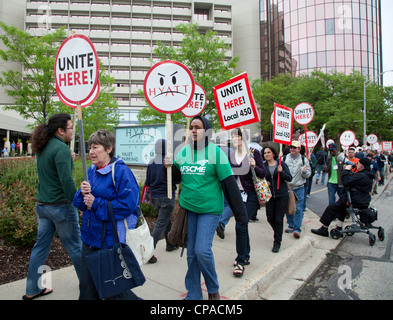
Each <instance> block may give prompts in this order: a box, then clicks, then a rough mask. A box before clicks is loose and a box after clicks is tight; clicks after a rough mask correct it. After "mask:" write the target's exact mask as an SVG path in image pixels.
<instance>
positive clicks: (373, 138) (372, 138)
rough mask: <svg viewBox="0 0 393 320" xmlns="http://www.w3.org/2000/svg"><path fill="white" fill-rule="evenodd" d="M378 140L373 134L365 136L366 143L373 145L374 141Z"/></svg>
mask: <svg viewBox="0 0 393 320" xmlns="http://www.w3.org/2000/svg"><path fill="white" fill-rule="evenodd" d="M376 142H378V137H377V135H375V134H369V135H368V136H367V143H369V144H370V145H373V144H374V143H376Z"/></svg>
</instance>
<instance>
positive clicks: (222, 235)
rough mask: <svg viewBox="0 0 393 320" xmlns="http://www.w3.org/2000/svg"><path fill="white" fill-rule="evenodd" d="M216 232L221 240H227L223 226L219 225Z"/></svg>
mask: <svg viewBox="0 0 393 320" xmlns="http://www.w3.org/2000/svg"><path fill="white" fill-rule="evenodd" d="M216 231H217V235H218V236H219V237H220V238H221V239H225V231H224V228H223V227H222V226H221V224H218V227H217V229H216Z"/></svg>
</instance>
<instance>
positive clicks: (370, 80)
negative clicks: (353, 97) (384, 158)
mask: <svg viewBox="0 0 393 320" xmlns="http://www.w3.org/2000/svg"><path fill="white" fill-rule="evenodd" d="M388 72H393V70H388V71H384V72H381V73H380V74H378V75H377V76H376V77H373V78H371V79H368V80H364V83H363V89H364V91H363V103H364V105H363V145H364V146H365V145H367V141H366V138H367V131H366V130H367V114H366V88H367V87H368V86H369V85H370V84H371V83H372V81H373V80H374V79H376V78H379V77H380V76H382V75H383V74H385V73H388Z"/></svg>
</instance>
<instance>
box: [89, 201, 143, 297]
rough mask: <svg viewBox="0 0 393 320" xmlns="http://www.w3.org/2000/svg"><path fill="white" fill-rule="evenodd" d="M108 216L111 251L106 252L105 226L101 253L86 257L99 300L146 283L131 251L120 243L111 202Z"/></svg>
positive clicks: (96, 252)
mask: <svg viewBox="0 0 393 320" xmlns="http://www.w3.org/2000/svg"><path fill="white" fill-rule="evenodd" d="M108 213H109V218H110V220H111V224H112V231H113V232H112V233H113V238H114V240H115V243H114V245H113V247H112V248H110V249H105V234H106V223H104V224H103V226H102V234H101V249H100V250H97V251H95V252H93V253H91V254H89V255H87V256H86V260H87V265H88V268H89V271H90V275H91V277H92V279H93V282H94V285H95V287H96V290H97V292H98V295H99V296H100V298H101V299H107V298H110V297H113V296H116V295H118V294H120V293H123V292H125V291H127V290H130V289H132V288H135V287H138V286H141V285H143V284H144V282H145V281H146V279H145V276H144V275H143V273H142V271H141V269H140V268H139V265H138V261H137V260H136V258H135V256H134V254H133V253H132V251H131V249H130V248H129V247H128V246H127V245H125V244H122V243H120V241H119V236H118V234H117V232H116V230H117V229H116V222H115V218H114V216H113V208H112V202H111V201H109V203H108Z"/></svg>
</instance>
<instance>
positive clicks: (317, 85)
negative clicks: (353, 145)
mask: <svg viewBox="0 0 393 320" xmlns="http://www.w3.org/2000/svg"><path fill="white" fill-rule="evenodd" d="M364 81H365V77H364V76H363V75H362V74H361V73H360V72H354V73H352V74H350V75H345V74H344V73H340V72H337V71H331V72H330V73H323V72H321V71H318V70H315V71H313V72H312V73H311V74H310V75H302V76H299V77H294V78H292V77H291V76H290V75H280V76H278V77H277V78H274V79H272V80H270V81H265V82H263V81H261V80H258V81H254V83H253V94H254V98H255V100H256V102H257V103H258V104H259V105H260V108H261V112H262V120H261V127H262V128H263V131H264V132H268V130H271V129H272V125H271V123H270V115H271V113H272V112H273V109H274V102H277V103H279V104H282V105H285V106H287V107H290V108H292V109H294V108H295V107H296V105H298V104H299V103H301V102H308V103H310V104H311V105H312V106H313V107H314V111H315V117H314V119H313V121H312V122H311V124H310V125H307V130H308V131H311V130H312V131H315V132H317V133H318V131H319V130H320V129H321V128H322V126H323V124H324V123H326V132H325V137H327V138H332V139H334V140H336V141H337V142H338V139H339V137H340V135H341V133H342V132H343V131H346V130H352V131H354V132H355V134H356V136H357V137H358V138H359V140H360V141H362V138H363V88H364V87H363V84H364ZM392 93H393V89H392V88H384V89H383V88H382V87H381V86H379V85H377V84H371V85H369V87H368V88H367V106H368V107H367V119H368V121H369V122H368V130H367V131H368V132H367V133H368V134H370V133H376V134H377V135H378V134H379V137H380V140H381V139H385V140H386V139H389V140H391V139H392V138H393V133H392V131H391V127H392V124H393V122H392V121H393V117H392V108H391V106H392V103H393V100H392V99H393V95H392ZM371 121H373V122H371ZM299 128H300V129H301V130H303V129H304V127H303V126H299V125H298V124H297V123H296V122H294V129H295V130H296V129H299Z"/></svg>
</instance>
